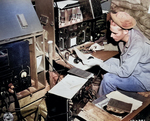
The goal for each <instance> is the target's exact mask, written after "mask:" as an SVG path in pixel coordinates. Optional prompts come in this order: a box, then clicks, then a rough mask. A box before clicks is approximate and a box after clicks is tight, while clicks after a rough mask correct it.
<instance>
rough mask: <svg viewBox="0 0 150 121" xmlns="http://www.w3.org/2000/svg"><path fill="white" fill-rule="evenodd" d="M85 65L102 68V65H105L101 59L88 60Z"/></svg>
mask: <svg viewBox="0 0 150 121" xmlns="http://www.w3.org/2000/svg"><path fill="white" fill-rule="evenodd" d="M83 63H84V64H85V65H88V66H91V67H92V66H96V65H98V66H100V64H101V63H103V60H101V59H98V58H91V59H88V60H86V61H84V62H83Z"/></svg>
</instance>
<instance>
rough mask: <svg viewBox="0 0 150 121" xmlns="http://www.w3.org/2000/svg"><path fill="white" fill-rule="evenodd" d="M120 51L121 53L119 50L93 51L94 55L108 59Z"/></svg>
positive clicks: (104, 59)
mask: <svg viewBox="0 0 150 121" xmlns="http://www.w3.org/2000/svg"><path fill="white" fill-rule="evenodd" d="M118 53H119V52H118V51H96V52H93V53H92V55H93V56H94V57H96V58H99V59H102V60H103V61H106V60H108V59H109V58H111V57H114V56H115V55H117V54H118Z"/></svg>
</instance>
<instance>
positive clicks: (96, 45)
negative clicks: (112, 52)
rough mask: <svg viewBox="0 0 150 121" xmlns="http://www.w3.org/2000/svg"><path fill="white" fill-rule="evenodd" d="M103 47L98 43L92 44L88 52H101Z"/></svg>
mask: <svg viewBox="0 0 150 121" xmlns="http://www.w3.org/2000/svg"><path fill="white" fill-rule="evenodd" d="M103 49H104V46H101V45H99V44H98V43H94V44H93V45H91V46H90V48H89V50H92V51H94V52H96V51H98V50H103Z"/></svg>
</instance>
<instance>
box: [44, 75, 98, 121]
mask: <svg viewBox="0 0 150 121" xmlns="http://www.w3.org/2000/svg"><path fill="white" fill-rule="evenodd" d="M73 78H75V79H76V78H78V77H75V76H74V77H73ZM92 80H93V78H92V77H91V78H89V79H87V80H86V81H85V80H74V81H79V82H80V85H76V84H75V83H74V82H73V83H74V85H73V87H72V86H71V88H70V85H71V83H72V82H71V80H69V81H68V82H67V83H66V82H65V81H63V80H61V81H63V82H59V83H58V84H57V85H55V87H53V89H51V90H50V91H49V92H48V93H47V94H46V105H47V109H48V114H47V119H48V120H50V121H51V120H52V121H72V119H73V118H74V117H76V116H77V114H78V113H79V112H80V111H81V108H83V106H84V105H85V104H86V103H87V102H88V101H92V100H94V99H95V97H96V93H95V92H94V91H93V90H92ZM81 82H84V83H82V84H81ZM65 83H66V84H67V85H68V84H69V85H68V86H67V85H65V86H64V88H65V89H71V90H70V91H67V92H66V94H64V95H60V93H61V92H63V91H65V89H64V88H63V87H62V85H61V84H65ZM59 86H61V87H59ZM78 87H79V89H78V90H76V88H78ZM58 88H59V89H58ZM56 89H57V91H58V94H57V92H56ZM62 90H63V91H62ZM75 90H76V92H75ZM72 91H73V93H72Z"/></svg>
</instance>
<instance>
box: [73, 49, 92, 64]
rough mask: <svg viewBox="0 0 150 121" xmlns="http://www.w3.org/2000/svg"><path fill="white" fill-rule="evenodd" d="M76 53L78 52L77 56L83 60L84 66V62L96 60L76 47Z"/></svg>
mask: <svg viewBox="0 0 150 121" xmlns="http://www.w3.org/2000/svg"><path fill="white" fill-rule="evenodd" d="M74 51H75V52H76V55H77V57H78V58H79V59H81V62H82V64H83V65H84V61H86V60H88V59H92V58H93V59H94V57H93V56H92V55H91V54H83V53H82V52H80V51H79V50H78V49H77V48H75V47H74Z"/></svg>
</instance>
